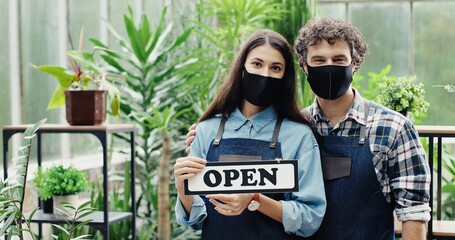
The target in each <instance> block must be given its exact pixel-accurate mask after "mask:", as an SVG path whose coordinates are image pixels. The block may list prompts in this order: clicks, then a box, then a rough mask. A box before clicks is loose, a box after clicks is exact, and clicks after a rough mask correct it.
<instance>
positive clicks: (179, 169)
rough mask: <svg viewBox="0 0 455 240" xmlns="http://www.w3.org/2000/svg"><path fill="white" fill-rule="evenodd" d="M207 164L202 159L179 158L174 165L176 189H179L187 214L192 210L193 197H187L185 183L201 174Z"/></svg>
mask: <svg viewBox="0 0 455 240" xmlns="http://www.w3.org/2000/svg"><path fill="white" fill-rule="evenodd" d="M206 163H207V160H205V159H202V158H197V157H183V158H178V159H177V160H176V162H175V164H174V177H175V187H176V188H177V191H178V193H179V195H180V200H181V202H182V204H183V207H184V208H185V210H186V211H187V213H189V210H191V204H192V203H193V196H190V195H185V184H184V181H185V180H187V179H189V178H191V177H193V176H194V175H196V174H197V173H199V172H201V171H202V170H203V169H204V167H205V164H206Z"/></svg>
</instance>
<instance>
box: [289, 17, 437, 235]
mask: <svg viewBox="0 0 455 240" xmlns="http://www.w3.org/2000/svg"><path fill="white" fill-rule="evenodd" d="M294 49H295V51H296V53H297V55H298V57H299V61H300V65H301V66H302V67H303V70H304V71H305V73H306V74H307V77H308V82H309V84H310V86H311V89H312V90H313V92H314V93H315V94H316V95H317V97H316V99H315V101H314V103H313V105H311V106H310V107H308V108H307V109H305V111H308V112H309V113H310V114H311V116H312V117H313V118H314V120H315V122H316V125H317V129H318V132H319V133H320V134H321V135H322V136H321V139H320V142H319V147H320V151H321V158H322V166H323V171H324V179H325V181H326V182H325V184H326V197H327V211H326V215H325V217H324V221H323V223H322V225H321V228H320V229H319V230H318V232H317V233H316V234H315V235H314V238H315V239H393V237H394V227H393V222H394V218H393V210H395V213H396V215H397V218H398V220H399V221H402V222H403V232H402V236H403V238H404V239H425V235H426V228H425V222H427V221H428V220H429V219H430V214H429V213H430V208H429V206H428V201H429V184H430V170H429V167H428V163H427V160H426V157H425V152H424V149H423V148H422V145H421V143H420V141H419V136H418V134H417V132H416V130H415V128H414V126H413V124H412V123H411V122H410V121H409V120H408V119H407V118H405V117H403V116H402V115H400V114H398V113H396V112H394V111H391V110H390V109H387V108H385V107H383V106H381V105H378V104H376V103H374V102H371V101H368V100H365V99H363V98H362V97H361V96H360V94H359V93H358V92H357V91H356V90H355V89H353V88H352V86H351V82H352V75H353V74H354V72H355V71H356V70H357V69H359V68H360V66H361V65H362V63H363V60H364V56H365V53H366V52H367V45H366V43H365V41H364V39H363V38H362V36H361V34H360V32H359V31H358V30H357V29H356V28H355V27H354V26H352V25H351V24H348V23H346V22H343V21H341V20H334V19H330V18H322V19H313V20H311V21H309V22H308V23H307V24H306V25H305V26H304V27H303V28H302V29H300V31H299V34H298V36H297V38H296V41H295V45H294Z"/></svg>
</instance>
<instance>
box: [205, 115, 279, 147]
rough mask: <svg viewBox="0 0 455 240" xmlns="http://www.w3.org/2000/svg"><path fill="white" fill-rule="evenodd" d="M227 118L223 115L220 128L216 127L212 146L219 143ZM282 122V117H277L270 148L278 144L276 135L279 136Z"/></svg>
mask: <svg viewBox="0 0 455 240" xmlns="http://www.w3.org/2000/svg"><path fill="white" fill-rule="evenodd" d="M227 119H228V116H226V115H223V117H222V118H221V123H220V126H219V127H218V132H217V133H216V136H215V140H213V145H215V146H218V145H220V142H221V137H222V136H223V132H224V126H225V125H226V121H227ZM282 122H283V118H282V117H278V119H277V120H276V124H275V129H274V130H273V136H272V141H271V143H270V146H269V147H270V148H272V149H273V148H275V147H276V145H277V142H278V135H279V134H280V128H281V123H282Z"/></svg>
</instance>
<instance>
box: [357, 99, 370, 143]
mask: <svg viewBox="0 0 455 240" xmlns="http://www.w3.org/2000/svg"><path fill="white" fill-rule="evenodd" d="M364 104H365V106H364V107H365V109H364V110H363V112H364V118H365V125H360V139H359V144H360V145H363V144H365V135H366V125H367V123H368V112H369V110H370V101H368V100H366V99H365V101H364Z"/></svg>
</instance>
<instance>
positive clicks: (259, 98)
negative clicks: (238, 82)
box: [242, 70, 283, 107]
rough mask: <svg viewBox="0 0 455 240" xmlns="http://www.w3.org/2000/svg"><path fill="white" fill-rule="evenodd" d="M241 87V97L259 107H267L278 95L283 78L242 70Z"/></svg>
mask: <svg viewBox="0 0 455 240" xmlns="http://www.w3.org/2000/svg"><path fill="white" fill-rule="evenodd" d="M242 88H243V97H244V98H245V99H246V100H247V101H248V102H250V103H252V104H254V105H256V106H259V107H267V106H269V105H270V104H272V103H274V102H275V100H277V99H278V97H279V96H280V94H281V89H282V88H283V80H282V79H279V78H273V77H266V76H262V75H257V74H253V73H249V72H248V71H247V70H245V71H244V72H243V78H242Z"/></svg>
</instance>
